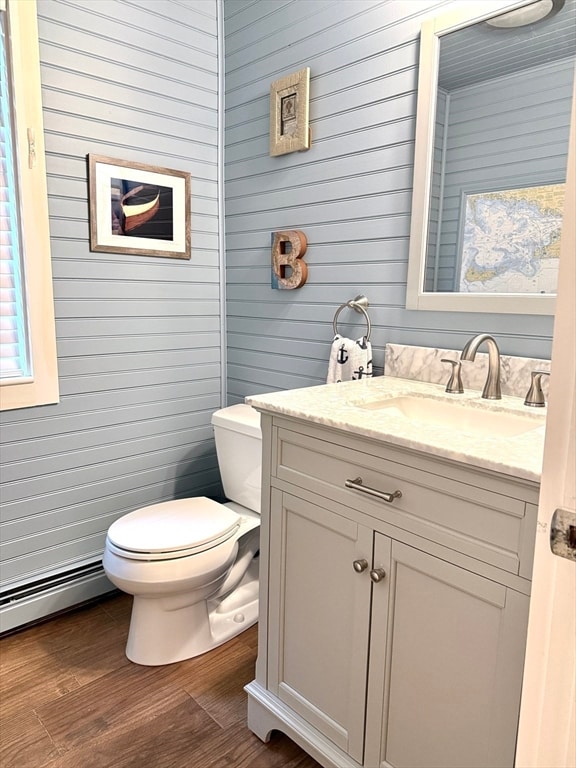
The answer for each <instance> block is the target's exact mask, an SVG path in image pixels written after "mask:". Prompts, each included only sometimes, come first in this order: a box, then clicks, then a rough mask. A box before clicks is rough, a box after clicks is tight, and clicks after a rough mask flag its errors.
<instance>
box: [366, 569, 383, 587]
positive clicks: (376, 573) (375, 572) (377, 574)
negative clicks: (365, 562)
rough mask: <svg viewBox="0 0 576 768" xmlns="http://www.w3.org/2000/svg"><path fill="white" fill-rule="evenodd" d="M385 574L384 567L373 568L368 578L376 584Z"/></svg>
mask: <svg viewBox="0 0 576 768" xmlns="http://www.w3.org/2000/svg"><path fill="white" fill-rule="evenodd" d="M385 576H386V571H385V570H384V568H373V569H372V570H371V571H370V578H371V579H372V581H373V582H374V583H375V584H378V582H379V581H382V579H384V578H385Z"/></svg>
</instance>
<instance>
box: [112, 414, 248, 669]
mask: <svg viewBox="0 0 576 768" xmlns="http://www.w3.org/2000/svg"><path fill="white" fill-rule="evenodd" d="M212 424H213V425H214V436H215V440H216V452H217V455H218V464H219V467H220V473H221V476H222V482H223V485H224V493H225V494H226V497H227V498H228V499H229V500H230V501H229V502H227V503H225V504H219V503H218V502H216V501H213V500H211V499H208V498H206V497H198V498H190V499H176V500H174V501H166V502H163V503H161V504H154V505H152V506H148V507H143V508H141V509H137V510H135V511H134V512H130V513H128V514H127V515H124V516H123V517H121V518H119V519H118V520H116V522H114V523H112V525H111V526H110V528H109V530H108V535H107V537H106V546H105V550H104V558H103V565H104V571H105V572H106V575H107V576H108V578H109V579H110V581H111V582H112V583H113V584H114V585H115V586H116V587H118V589H121V590H122V591H123V592H127V593H128V594H131V595H134V603H133V606H132V617H131V619H130V629H129V632H128V642H127V645H126V655H127V656H128V658H129V659H130V660H131V661H134V662H135V663H136V664H146V665H149V666H155V665H159V664H170V663H172V662H175V661H182V660H183V659H190V658H192V657H193V656H198V655H199V654H201V653H205V652H206V651H209V650H211V649H212V648H215V647H216V646H218V645H221V644H222V643H224V642H226V640H229V639H230V638H232V637H234V636H235V635H237V634H239V633H240V632H242V631H244V630H245V629H247V628H248V627H250V626H251V625H252V624H254V623H255V622H256V621H257V620H258V548H259V539H260V536H259V534H260V482H261V480H260V477H261V475H260V473H261V464H262V457H261V448H262V438H261V432H260V415H259V413H258V412H257V411H255V410H254V409H253V408H251V407H250V406H249V405H244V404H239V405H232V406H230V407H228V408H223V409H221V410H219V411H216V412H215V413H214V414H213V416H212Z"/></svg>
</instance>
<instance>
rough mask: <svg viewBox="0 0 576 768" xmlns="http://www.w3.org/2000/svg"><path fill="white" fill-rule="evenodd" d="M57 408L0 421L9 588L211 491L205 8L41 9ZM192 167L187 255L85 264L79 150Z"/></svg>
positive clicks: (211, 258)
mask: <svg viewBox="0 0 576 768" xmlns="http://www.w3.org/2000/svg"><path fill="white" fill-rule="evenodd" d="M38 13H39V36H40V54H41V69H42V86H43V88H42V98H43V107H44V122H45V133H46V149H47V170H48V193H49V209H50V230H51V240H52V261H53V272H54V291H55V305H56V325H57V344H58V357H59V373H60V390H61V402H60V403H59V404H58V405H54V406H49V407H40V408H33V409H25V410H18V411H12V412H9V413H4V414H3V417H2V473H1V480H2V487H1V497H2V523H1V538H2V587H3V588H10V587H14V586H15V585H16V584H19V583H20V582H28V581H34V580H35V579H37V578H40V577H45V576H47V575H50V574H52V573H54V572H58V571H64V570H67V569H69V568H73V567H74V566H76V565H78V564H81V563H84V562H89V561H91V560H92V559H96V560H98V559H99V558H100V556H101V554H102V551H103V545H104V537H105V532H106V530H107V528H108V526H109V525H110V524H111V523H112V522H113V521H114V519H115V518H116V517H117V516H119V515H120V514H123V513H125V512H128V511H130V510H132V509H135V508H137V507H139V506H142V505H146V504H150V503H154V502H159V501H162V500H166V499H171V498H173V497H178V496H186V495H192V494H206V495H213V494H217V493H219V492H220V481H219V473H218V469H217V462H216V457H215V450H214V443H213V433H212V428H211V426H210V416H211V414H212V412H213V411H214V410H215V409H217V408H218V407H219V406H220V404H221V396H222V392H221V351H220V342H221V336H220V329H221V322H220V318H221V297H220V291H219V280H220V269H219V234H218V233H219V206H218V194H219V189H218V46H217V42H218V38H217V6H216V2H215V0H186V2H178V0H162V1H161V2H159V1H154V2H140V1H138V0H134V1H133V0H98V2H87V1H86V0H38ZM88 153H95V154H100V155H106V156H111V157H114V158H123V159H125V160H134V161H139V162H144V163H150V164H152V165H157V166H164V167H168V168H176V169H180V170H185V171H189V172H190V173H191V175H192V259H191V261H181V260H176V259H166V258H149V257H143V256H130V255H119V254H106V253H93V252H91V251H90V249H89V240H88V233H89V230H88V199H87V182H86V155H87V154H88Z"/></svg>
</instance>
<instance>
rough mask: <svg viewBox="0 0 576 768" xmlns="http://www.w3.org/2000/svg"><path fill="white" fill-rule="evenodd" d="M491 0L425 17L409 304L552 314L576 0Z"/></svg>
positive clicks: (575, 50) (575, 49)
mask: <svg viewBox="0 0 576 768" xmlns="http://www.w3.org/2000/svg"><path fill="white" fill-rule="evenodd" d="M500 7H501V8H502V7H503V6H500ZM493 8H494V6H492V10H491V11H490V10H488V11H487V3H486V2H483V1H481V2H468V3H465V4H464V7H463V8H462V9H459V10H456V11H453V12H451V13H448V14H444V15H443V16H440V17H437V18H435V19H431V20H429V21H426V22H424V23H423V25H422V34H421V41H420V73H419V81H418V104H417V117H416V146H415V158H414V190H413V199H412V224H411V231H410V254H409V266H408V288H407V298H406V307H407V309H428V310H444V311H446V310H448V311H459V312H504V313H519V314H543V315H545V314H549V315H551V314H553V313H554V305H555V293H556V286H557V274H558V272H557V267H558V257H559V239H560V234H561V229H562V209H563V196H564V182H565V180H566V162H567V154H568V137H569V130H570V109H571V102H572V98H573V96H572V93H573V83H574V62H575V60H576V59H575V54H576V0H537V1H536V2H534V0H530V2H528V1H527V0H521V1H519V2H515V3H509V4H507V6H505V7H504V11H500V12H499V15H495V14H494V11H493ZM488 14H490V15H488ZM545 14H548V15H545ZM539 16H543V18H541V19H539V20H538V17H539ZM519 24H521V25H519Z"/></svg>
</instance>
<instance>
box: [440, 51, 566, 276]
mask: <svg viewBox="0 0 576 768" xmlns="http://www.w3.org/2000/svg"><path fill="white" fill-rule="evenodd" d="M573 81H574V59H573V58H570V59H563V60H562V61H556V62H554V63H552V64H546V65H543V66H540V67H538V68H535V69H531V70H528V71H526V72H522V73H521V74H514V75H509V76H506V77H501V78H498V79H497V80H490V81H489V82H487V83H480V84H478V85H475V86H469V87H467V88H463V89H461V90H457V91H454V92H453V93H452V94H451V95H450V99H449V115H448V121H447V122H448V125H449V129H448V136H447V142H446V152H445V158H444V168H445V171H444V190H443V200H442V228H441V237H440V248H439V255H440V263H439V271H438V290H440V291H453V290H455V287H454V286H455V282H456V288H457V277H456V274H457V271H456V254H457V253H458V252H459V247H458V243H459V241H458V237H459V231H460V217H461V214H462V211H461V205H462V194H463V193H464V192H469V193H471V192H486V191H488V192H489V191H496V190H501V189H511V188H514V187H529V186H534V185H541V184H553V183H557V182H561V181H564V180H565V178H566V163H567V152H568V136H569V133H570V104H571V100H572V86H573ZM495 136H497V137H498V139H497V141H494V137H495Z"/></svg>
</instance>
